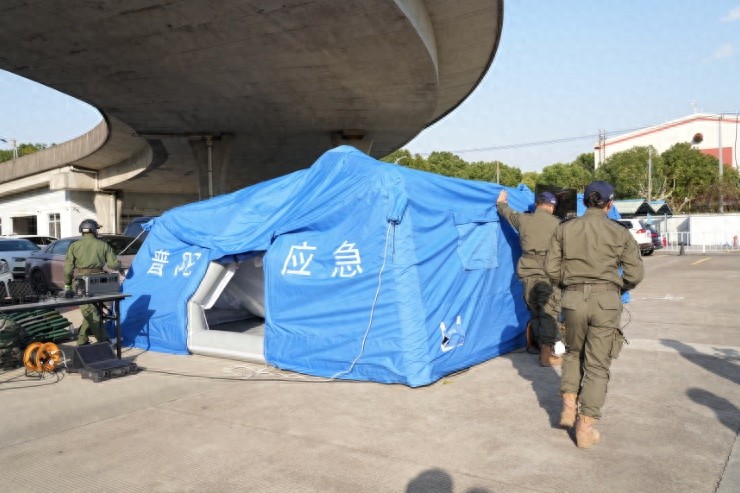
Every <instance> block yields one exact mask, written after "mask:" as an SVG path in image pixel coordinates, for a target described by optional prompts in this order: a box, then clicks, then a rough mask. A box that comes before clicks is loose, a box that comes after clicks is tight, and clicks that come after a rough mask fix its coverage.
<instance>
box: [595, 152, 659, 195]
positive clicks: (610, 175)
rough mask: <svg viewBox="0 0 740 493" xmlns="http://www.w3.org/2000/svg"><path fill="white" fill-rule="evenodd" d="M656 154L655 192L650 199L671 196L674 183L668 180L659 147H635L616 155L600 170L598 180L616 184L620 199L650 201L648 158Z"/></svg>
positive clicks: (654, 160)
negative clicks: (644, 199) (647, 199)
mask: <svg viewBox="0 0 740 493" xmlns="http://www.w3.org/2000/svg"><path fill="white" fill-rule="evenodd" d="M651 153H652V158H651V159H652V190H651V193H650V196H651V197H650V198H651V199H652V200H655V199H665V200H667V199H668V198H669V197H670V196H671V188H670V183H669V182H668V181H667V180H666V174H665V166H664V164H663V158H662V157H661V155H660V154H658V153H657V151H656V150H655V148H653V147H652V146H649V147H638V146H636V147H633V148H631V149H628V150H626V151H622V152H617V153H615V154H612V155H611V156H609V157H608V158H607V159H606V162H604V164H602V165H601V166H599V169H597V170H596V179H597V180H606V181H608V182H609V183H611V184H612V185H614V188H615V191H616V196H617V198H647V195H648V159H649V156H650V154H651Z"/></svg>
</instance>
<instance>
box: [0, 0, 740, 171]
mask: <svg viewBox="0 0 740 493" xmlns="http://www.w3.org/2000/svg"><path fill="white" fill-rule="evenodd" d="M738 87H740V1H739V0H727V1H726V0H712V1H711V2H707V1H704V0H671V1H666V0H601V1H599V2H588V1H583V0H557V1H543V0H506V1H505V2H504V23H503V33H502V35H501V41H500V44H499V48H498V52H497V53H496V56H495V58H494V61H493V64H492V66H491V68H490V69H489V71H488V72H487V74H486V75H485V76H484V78H483V80H482V81H481V83H480V84H479V86H478V87H477V88H476V89H475V90H474V91H473V93H472V94H471V95H470V96H469V97H468V98H467V99H466V100H465V101H464V102H463V103H462V104H461V105H460V106H458V107H457V108H456V109H455V110H454V111H453V112H452V113H450V114H449V115H447V116H446V117H445V118H444V119H442V120H441V121H439V122H437V123H436V124H434V125H432V126H431V127H429V128H427V129H426V130H424V131H422V132H421V133H420V134H419V135H418V136H417V137H416V138H415V139H413V140H412V141H411V142H409V143H408V144H407V145H406V146H405V147H406V148H407V149H409V150H410V151H412V152H414V153H420V154H422V155H427V154H429V153H431V152H433V151H451V152H454V153H456V154H458V155H459V156H461V157H462V158H463V159H465V160H467V161H470V162H472V161H493V160H499V161H502V162H504V163H506V164H508V165H511V166H516V167H519V168H521V169H522V171H541V170H542V168H543V167H544V166H547V165H549V164H553V163H556V162H570V161H572V160H574V159H575V158H576V156H578V154H581V153H584V152H593V146H594V143H595V142H596V140H597V135H598V133H599V131H600V130H603V131H606V133H607V137H610V136H614V135H618V134H619V133H621V132H623V131H626V130H632V129H636V128H641V127H646V126H651V125H657V124H660V123H663V122H665V121H668V120H673V119H676V118H680V117H682V116H686V115H689V114H691V113H694V112H705V113H735V112H738V111H740V90H739V89H738ZM0 108H1V110H0V111H1V112H0V138H5V139H9V138H16V139H17V140H18V142H39V143H46V144H50V143H59V142H64V141H66V140H70V139H72V138H75V137H77V136H79V135H81V134H82V133H84V132H86V131H87V130H89V129H90V128H92V127H94V126H95V125H96V124H97V123H98V122H99V121H100V115H99V114H98V112H97V111H96V110H95V109H94V108H92V107H90V106H89V105H87V104H85V103H82V102H80V101H78V100H75V99H73V98H71V97H69V96H66V95H64V94H61V93H59V92H57V91H54V90H52V89H48V88H45V87H44V86H41V85H39V84H36V83H33V82H30V81H27V80H25V79H23V78H20V77H18V76H15V75H13V74H10V73H8V72H4V71H1V70H0ZM555 140H562V141H564V142H560V143H547V142H548V141H555ZM9 148H10V146H9V144H6V143H3V142H0V149H9Z"/></svg>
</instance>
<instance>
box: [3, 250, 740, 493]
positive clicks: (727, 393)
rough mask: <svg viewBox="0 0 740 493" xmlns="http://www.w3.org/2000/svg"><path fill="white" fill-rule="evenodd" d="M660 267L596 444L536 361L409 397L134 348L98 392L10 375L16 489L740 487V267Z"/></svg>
mask: <svg viewBox="0 0 740 493" xmlns="http://www.w3.org/2000/svg"><path fill="white" fill-rule="evenodd" d="M705 259H706V260H705ZM645 265H646V280H645V281H644V283H643V284H642V285H640V286H639V287H638V288H637V289H636V290H635V291H634V292H633V298H634V300H633V302H632V303H631V304H630V305H628V310H629V314H628V313H627V312H625V314H624V317H623V324H624V323H627V321H628V320H630V317H631V321H630V322H629V324H628V325H627V327H626V329H625V332H626V335H627V338H628V339H629V341H630V344H629V345H628V346H626V347H625V349H624V351H623V352H622V354H621V355H620V357H619V359H618V360H617V361H615V363H614V365H613V366H612V382H611V384H610V389H609V396H608V397H607V402H606V406H605V407H604V409H603V418H602V420H601V421H599V423H598V428H599V430H600V431H601V433H602V443H600V444H599V445H596V446H595V447H594V448H593V449H591V450H581V449H578V448H577V447H576V446H575V444H574V442H573V437H572V436H569V435H568V433H567V432H566V431H564V430H561V429H558V428H556V427H554V426H555V424H556V420H557V418H558V415H559V409H560V401H559V398H558V395H557V386H558V383H559V371H560V370H559V369H557V370H556V369H548V368H540V367H539V366H538V364H537V357H536V356H534V355H529V354H525V353H524V352H514V353H510V354H508V355H505V356H503V357H499V358H495V359H493V360H491V361H489V362H487V363H484V364H481V365H478V366H476V367H474V368H471V369H469V370H467V371H465V372H461V373H459V374H456V375H452V376H449V377H447V378H444V379H442V380H440V381H439V382H437V383H435V384H434V385H430V386H428V387H424V388H419V389H410V388H407V387H403V386H399V385H381V384H373V383H353V382H328V381H324V380H322V379H317V378H313V377H307V376H303V375H298V374H294V373H290V372H282V371H279V370H277V369H274V368H269V367H264V366H261V365H253V364H247V363H241V362H236V361H230V360H222V359H217V358H209V357H201V356H186V357H184V356H171V355H165V354H157V353H148V352H140V351H134V350H130V351H128V352H127V353H126V355H127V356H131V357H136V361H137V363H139V365H141V366H143V367H145V368H146V370H145V371H142V372H140V373H138V374H137V375H133V376H126V377H122V378H117V379H113V380H109V381H106V382H102V383H97V384H96V383H93V382H92V381H90V380H82V379H81V378H80V376H79V374H64V373H61V374H59V375H57V376H58V377H59V379H58V378H57V376H47V377H46V378H45V379H44V380H41V381H32V380H29V379H27V378H25V377H24V376H23V372H22V371H18V370H15V371H13V372H7V373H4V374H2V375H0V416H2V418H3V419H2V426H0V490H1V491H13V492H26V491H28V492H31V491H39V490H44V489H53V490H54V491H75V492H85V491H97V492H101V491H102V492H104V491H124V490H125V491H142V492H144V491H146V492H151V491H177V492H180V491H198V492H203V491H257V492H317V491H321V492H379V491H382V492H385V491H388V492H404V491H411V492H465V493H473V492H475V493H482V492H497V491H512V492H525V491H543V492H544V491H571V492H581V491H583V492H585V491H594V490H595V491H617V492H621V491H625V492H626V491H630V492H634V491H691V492H714V491H717V490H718V488H719V491H723V492H730V491H740V478H739V477H738V467H739V466H740V464H739V463H740V460H739V459H738V453H739V452H738V451H737V445H736V442H737V435H738V428H740V412H738V407H740V386H738V383H740V369H739V366H738V360H740V331H738V328H737V327H738V323H737V321H738V319H740V303H738V300H739V299H740V297H739V296H738V286H740V258H733V257H699V256H682V257H679V256H668V255H662V256H653V257H647V258H645ZM733 450H734V452H733Z"/></svg>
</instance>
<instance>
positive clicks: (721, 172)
mask: <svg viewBox="0 0 740 493" xmlns="http://www.w3.org/2000/svg"><path fill="white" fill-rule="evenodd" d="M717 122H718V123H719V125H718V126H717V135H718V136H719V137H718V138H719V143H718V147H719V148H718V151H719V152H718V153H717V154H719V212H720V213H723V212H725V197H724V193H723V191H722V176H723V175H724V167H725V166H724V164H723V163H722V115H721V114H720V115H719V119H718V120H717Z"/></svg>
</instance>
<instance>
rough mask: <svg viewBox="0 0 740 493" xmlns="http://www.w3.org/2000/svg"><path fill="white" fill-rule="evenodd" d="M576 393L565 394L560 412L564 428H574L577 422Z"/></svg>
mask: <svg viewBox="0 0 740 493" xmlns="http://www.w3.org/2000/svg"><path fill="white" fill-rule="evenodd" d="M577 411H578V404H576V394H563V410H562V412H561V413H560V426H562V427H563V428H573V425H574V424H576V412H577Z"/></svg>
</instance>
